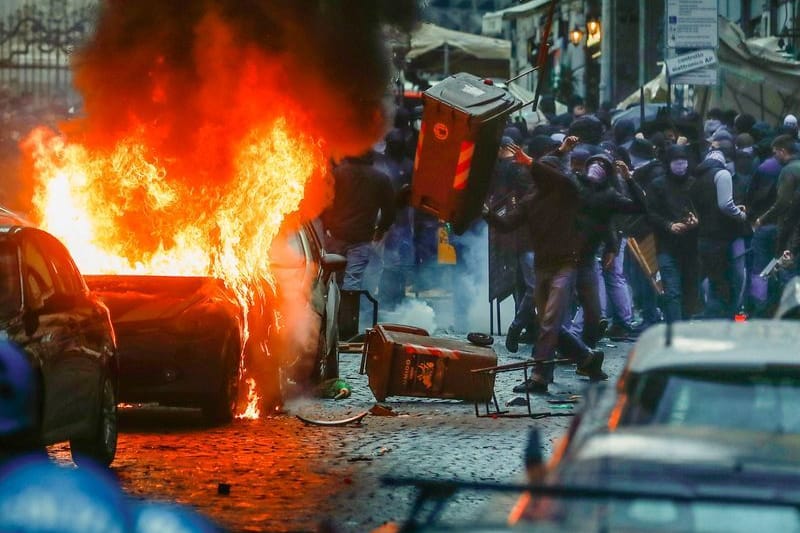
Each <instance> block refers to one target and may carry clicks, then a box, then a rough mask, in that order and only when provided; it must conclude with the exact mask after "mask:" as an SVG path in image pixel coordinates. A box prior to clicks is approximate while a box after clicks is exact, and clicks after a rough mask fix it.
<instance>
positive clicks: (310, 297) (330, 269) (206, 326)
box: [86, 223, 345, 423]
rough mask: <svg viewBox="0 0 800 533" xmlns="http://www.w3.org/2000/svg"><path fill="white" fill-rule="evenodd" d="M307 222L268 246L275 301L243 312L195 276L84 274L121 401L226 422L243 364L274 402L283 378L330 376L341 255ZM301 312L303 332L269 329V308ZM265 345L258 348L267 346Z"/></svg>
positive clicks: (215, 282)
mask: <svg viewBox="0 0 800 533" xmlns="http://www.w3.org/2000/svg"><path fill="white" fill-rule="evenodd" d="M321 242H322V241H321V239H320V237H319V232H318V228H317V227H316V226H315V223H304V224H301V225H299V226H298V227H296V228H294V229H285V230H282V231H281V232H280V233H279V234H278V236H277V237H276V239H275V240H274V241H273V244H272V248H271V250H270V257H271V263H270V270H271V272H272V274H273V276H274V279H275V286H276V293H277V298H276V299H272V298H263V294H269V293H270V291H268V290H264V291H261V292H262V293H263V294H262V296H261V297H258V296H257V297H256V304H255V305H253V306H252V308H251V309H249V310H247V312H244V311H243V310H242V306H241V305H240V304H239V301H238V299H237V297H236V294H235V293H234V292H233V291H232V290H231V289H230V288H229V287H227V286H226V284H225V283H224V282H223V281H222V280H220V279H216V278H212V277H200V276H194V277H191V276H180V277H179V276H131V275H91V276H86V280H87V283H88V285H89V287H90V288H91V289H92V291H93V292H94V293H95V294H97V295H98V297H99V298H100V299H101V300H102V301H104V302H105V303H106V305H108V307H109V309H110V310H111V320H112V322H113V324H114V327H115V330H116V332H117V341H118V347H119V361H120V363H119V366H120V401H121V402H125V403H129V404H148V403H158V404H159V405H162V406H179V407H195V408H197V407H199V408H201V409H202V410H203V414H204V416H205V418H206V419H207V420H208V421H210V422H214V423H223V422H227V421H230V420H231V419H232V418H233V417H234V416H235V415H236V414H237V411H238V410H239V406H240V404H241V402H242V401H243V399H244V398H243V397H244V393H245V391H244V390H243V387H241V386H240V384H241V383H242V368H243V367H244V368H246V371H247V373H248V375H249V376H251V377H255V380H256V382H257V384H258V392H259V396H260V397H261V399H262V400H264V401H269V402H272V403H273V404H274V403H277V402H280V400H281V399H282V395H283V387H284V385H285V384H286V382H287V381H292V382H294V383H301V384H306V385H313V384H315V383H318V382H320V381H321V380H323V379H326V378H330V377H335V376H337V374H338V340H339V339H338V329H337V326H336V318H337V314H338V306H339V290H338V287H337V285H336V283H335V279H334V276H333V274H334V273H335V272H336V271H338V270H341V269H342V268H344V264H345V260H344V258H343V257H341V256H337V255H333V254H326V253H325V252H324V249H323V247H322V244H321ZM299 310H302V311H305V315H304V316H303V317H302V319H303V320H304V321H305V322H306V323H307V324H306V326H307V329H306V330H304V333H308V334H297V328H294V327H287V328H280V327H274V324H273V322H274V313H275V312H276V311H277V312H279V313H281V314H282V315H284V317H287V316H288V315H291V314H292V313H293V312H295V311H298V312H300V311H299ZM265 348H266V349H265Z"/></svg>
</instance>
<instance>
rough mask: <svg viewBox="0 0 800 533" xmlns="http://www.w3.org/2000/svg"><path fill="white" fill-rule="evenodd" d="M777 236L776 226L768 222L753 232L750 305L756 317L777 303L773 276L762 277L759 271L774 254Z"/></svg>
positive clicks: (776, 290) (778, 294)
mask: <svg viewBox="0 0 800 533" xmlns="http://www.w3.org/2000/svg"><path fill="white" fill-rule="evenodd" d="M777 238H778V226H776V225H774V224H770V225H767V226H761V227H760V228H758V229H757V230H756V231H755V232H754V233H753V239H752V241H751V246H752V249H753V264H752V268H751V269H750V290H749V297H750V307H751V309H752V312H753V314H754V315H755V316H757V317H766V316H767V315H768V314H769V312H770V310H771V309H772V308H773V307H774V305H775V304H776V303H777V301H778V298H779V296H780V291H779V290H778V283H776V282H775V281H773V280H774V278H768V279H762V278H761V272H762V271H763V270H764V267H766V266H767V264H769V262H770V261H771V260H772V258H773V257H774V255H775V245H776V244H775V243H776V241H777Z"/></svg>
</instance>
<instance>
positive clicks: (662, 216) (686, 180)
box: [647, 170, 697, 254]
mask: <svg viewBox="0 0 800 533" xmlns="http://www.w3.org/2000/svg"><path fill="white" fill-rule="evenodd" d="M693 185H694V178H693V177H691V176H690V175H689V173H688V170H687V173H686V175H685V176H676V175H674V174H672V172H669V171H668V172H667V174H665V175H661V176H658V177H657V178H656V179H654V180H653V182H652V183H651V184H650V187H648V189H647V211H648V212H647V214H648V218H649V220H650V224H651V225H652V227H653V231H654V233H655V235H656V248H657V249H658V251H659V253H670V254H674V253H690V252H691V250H692V249H696V247H697V228H694V229H691V230H689V231H686V232H684V233H681V234H676V233H672V231H671V230H670V226H672V224H674V223H677V222H682V221H684V220H685V219H686V218H687V217H688V216H689V214H690V213H694V214H695V215H697V212H696V211H695V208H694V205H693V204H692V197H691V194H690V191H691V189H692V187H693Z"/></svg>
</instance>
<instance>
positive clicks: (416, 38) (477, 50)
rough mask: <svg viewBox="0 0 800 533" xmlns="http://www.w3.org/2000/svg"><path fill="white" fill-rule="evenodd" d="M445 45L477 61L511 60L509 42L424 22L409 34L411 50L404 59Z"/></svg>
mask: <svg viewBox="0 0 800 533" xmlns="http://www.w3.org/2000/svg"><path fill="white" fill-rule="evenodd" d="M445 44H447V45H448V46H449V47H450V48H452V49H455V50H460V51H461V52H463V53H465V54H468V55H470V56H473V57H476V58H479V59H498V60H505V61H508V60H509V59H511V42H510V41H506V40H503V39H495V38H493V37H483V36H482V35H474V34H472V33H464V32H461V31H455V30H449V29H447V28H442V27H441V26H436V25H435V24H430V23H428V22H424V23H422V24H420V26H419V28H418V29H417V30H415V31H414V32H413V33H412V34H411V50H409V51H408V54H406V58H408V59H410V60H413V59H416V58H418V57H420V56H422V55H424V54H427V53H429V52H432V51H434V50H437V49H439V48H441V47H443V46H444V45H445Z"/></svg>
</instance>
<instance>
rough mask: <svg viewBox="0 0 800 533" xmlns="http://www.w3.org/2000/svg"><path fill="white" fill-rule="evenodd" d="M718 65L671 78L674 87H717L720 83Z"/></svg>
mask: <svg viewBox="0 0 800 533" xmlns="http://www.w3.org/2000/svg"><path fill="white" fill-rule="evenodd" d="M717 67H718V65H710V66H708V67H703V68H700V69H697V70H693V71H691V72H687V73H685V74H679V75H677V76H675V77H674V78H673V77H670V79H669V81H670V83H672V84H673V85H717V83H718V82H719V69H718V68H717Z"/></svg>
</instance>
